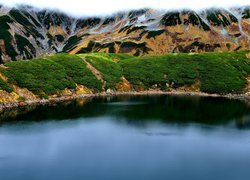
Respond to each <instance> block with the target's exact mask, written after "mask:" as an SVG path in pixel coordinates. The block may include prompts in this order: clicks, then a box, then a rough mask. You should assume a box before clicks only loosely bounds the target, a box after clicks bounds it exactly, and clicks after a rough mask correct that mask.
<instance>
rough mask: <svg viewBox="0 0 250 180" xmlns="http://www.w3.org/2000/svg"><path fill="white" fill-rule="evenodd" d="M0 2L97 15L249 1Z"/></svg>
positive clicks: (216, 5)
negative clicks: (144, 9)
mask: <svg viewBox="0 0 250 180" xmlns="http://www.w3.org/2000/svg"><path fill="white" fill-rule="evenodd" d="M0 4H3V5H6V6H9V7H14V6H17V5H30V6H34V7H36V8H40V9H44V8H49V9H58V10H60V11H62V12H65V13H67V14H70V15H73V16H97V15H110V14H113V13H115V12H119V11H126V10H134V9H141V8H154V9H159V10H177V9H192V10H201V9H205V8H212V7H217V8H230V7H234V6H237V7H239V6H246V5H250V2H249V1H246V0H219V1H218V0H199V1H197V0H185V1H184V0H164V1H163V0H125V1H120V0H103V1H100V0H54V1H52V0H39V1H38V0H8V1H6V0H0Z"/></svg>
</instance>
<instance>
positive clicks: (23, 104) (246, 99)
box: [0, 90, 250, 113]
mask: <svg viewBox="0 0 250 180" xmlns="http://www.w3.org/2000/svg"><path fill="white" fill-rule="evenodd" d="M122 95H125V96H148V95H171V96H197V97H213V98H226V99H232V100H240V101H243V102H245V103H249V104H250V96H249V95H247V94H225V95H221V94H208V93H203V92H192V91H186V92H184V91H160V90H148V91H130V92H111V93H106V92H102V93H96V94H80V95H72V96H61V97H56V98H50V99H42V100H34V101H24V102H9V103H2V104H0V113H2V112H4V111H6V110H11V109H15V108H22V107H27V106H39V105H53V104H60V103H63V102H66V101H73V100H77V99H82V98H93V97H110V96H122Z"/></svg>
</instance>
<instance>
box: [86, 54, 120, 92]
mask: <svg viewBox="0 0 250 180" xmlns="http://www.w3.org/2000/svg"><path fill="white" fill-rule="evenodd" d="M112 57H115V56H112ZM85 58H86V60H87V61H88V62H89V63H90V64H92V65H93V66H94V67H95V68H96V69H97V70H98V71H100V72H101V73H102V77H103V79H104V80H105V81H106V88H115V85H116V83H118V82H119V81H120V78H121V77H122V68H121V66H120V64H118V63H116V62H115V61H113V59H111V58H110V57H108V56H104V55H102V54H98V53H96V54H89V55H87V56H86V57H85Z"/></svg>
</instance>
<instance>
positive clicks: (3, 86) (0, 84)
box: [0, 78, 13, 93]
mask: <svg viewBox="0 0 250 180" xmlns="http://www.w3.org/2000/svg"><path fill="white" fill-rule="evenodd" d="M0 89H1V90H4V91H7V92H8V93H11V92H13V88H12V87H11V86H10V85H9V84H8V83H7V82H5V81H3V79H2V78H0Z"/></svg>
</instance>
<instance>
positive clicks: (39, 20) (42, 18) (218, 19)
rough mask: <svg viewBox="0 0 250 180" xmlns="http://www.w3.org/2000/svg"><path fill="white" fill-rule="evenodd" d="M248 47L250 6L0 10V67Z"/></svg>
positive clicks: (249, 44)
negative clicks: (109, 12)
mask: <svg viewBox="0 0 250 180" xmlns="http://www.w3.org/2000/svg"><path fill="white" fill-rule="evenodd" d="M249 46H250V7H241V8H231V9H227V10H225V9H207V10H203V11H200V12H195V11H191V10H182V11H157V10H153V9H142V10H138V11H130V12H123V13H117V14H115V15H113V16H110V17H91V18H90V17H89V18H74V17H70V16H67V15H66V14H63V13H61V12H57V11H51V10H38V9H35V8H32V7H28V6H22V7H19V8H8V7H4V6H0V63H4V62H6V61H8V60H18V59H31V58H34V57H39V56H44V55H48V54H54V53H56V52H62V51H63V52H69V53H71V54H76V53H88V52H115V53H117V52H119V53H120V52H122V53H130V54H133V55H136V56H141V55H145V54H151V55H158V54H165V53H170V52H204V51H236V50H243V49H248V48H249Z"/></svg>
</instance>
